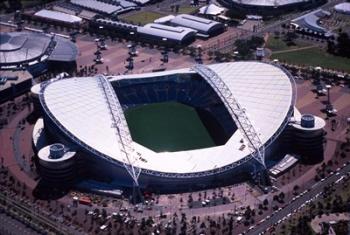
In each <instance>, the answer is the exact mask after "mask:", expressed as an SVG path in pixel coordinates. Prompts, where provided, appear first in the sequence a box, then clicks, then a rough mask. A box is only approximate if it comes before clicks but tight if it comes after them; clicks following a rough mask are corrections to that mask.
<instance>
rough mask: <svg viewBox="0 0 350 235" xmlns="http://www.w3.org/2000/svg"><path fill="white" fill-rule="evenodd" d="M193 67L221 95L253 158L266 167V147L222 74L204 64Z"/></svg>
mask: <svg viewBox="0 0 350 235" xmlns="http://www.w3.org/2000/svg"><path fill="white" fill-rule="evenodd" d="M192 69H193V70H194V71H195V72H197V73H198V74H199V75H201V76H202V77H203V78H204V79H205V80H206V81H207V82H208V83H209V85H210V86H211V87H212V88H213V89H214V90H215V91H216V93H217V94H218V95H219V97H220V98H221V100H222V102H223V103H224V104H225V107H226V108H227V110H228V112H229V113H230V115H231V117H232V119H233V120H234V121H235V123H236V125H237V127H238V129H239V130H240V131H241V133H242V134H243V137H244V139H245V140H246V141H247V143H248V148H249V150H250V152H251V154H252V156H253V158H254V159H256V160H257V161H258V162H259V163H260V164H261V165H262V166H263V167H264V168H266V165H265V147H264V145H263V144H262V141H261V139H260V137H259V134H258V133H257V131H256V130H255V128H254V126H253V125H252V124H251V122H250V120H249V118H248V116H247V115H246V113H245V110H244V109H243V108H242V107H241V106H240V104H239V103H238V102H237V100H236V99H235V97H234V96H233V94H232V93H231V91H230V89H229V88H228V87H227V85H226V84H225V83H224V81H223V80H222V79H221V78H220V76H219V75H217V74H216V73H215V72H214V71H213V70H212V69H210V68H209V67H207V66H205V65H202V64H196V65H195V66H193V67H192Z"/></svg>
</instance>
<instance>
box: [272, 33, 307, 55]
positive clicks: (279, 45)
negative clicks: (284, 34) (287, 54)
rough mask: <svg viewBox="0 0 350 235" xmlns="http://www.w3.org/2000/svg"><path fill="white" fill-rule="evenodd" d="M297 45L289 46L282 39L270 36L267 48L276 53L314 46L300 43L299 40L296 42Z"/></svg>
mask: <svg viewBox="0 0 350 235" xmlns="http://www.w3.org/2000/svg"><path fill="white" fill-rule="evenodd" d="M295 43H296V45H293V46H288V45H287V44H286V42H285V41H283V40H282V39H281V38H275V37H273V36H270V37H269V39H268V40H267V42H266V47H267V48H269V49H270V50H271V51H273V52H274V51H284V50H290V49H295V48H301V47H307V46H311V45H312V44H311V43H307V42H304V41H298V40H295Z"/></svg>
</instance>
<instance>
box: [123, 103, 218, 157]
mask: <svg viewBox="0 0 350 235" xmlns="http://www.w3.org/2000/svg"><path fill="white" fill-rule="evenodd" d="M125 116H126V120H127V123H128V126H129V128H130V132H131V136H132V138H133V140H134V141H136V142H137V143H139V144H141V145H143V146H145V147H147V148H150V149H152V150H154V151H156V152H164V151H167V152H175V151H181V150H189V149H197V148H206V147H212V146H215V143H214V141H213V139H212V138H211V136H210V134H209V133H208V131H207V129H206V128H205V126H204V125H203V123H202V121H201V120H200V118H199V116H198V114H197V112H196V110H195V109H194V108H192V107H190V106H187V105H183V104H180V103H175V102H165V103H156V104H149V105H144V106H139V107H136V108H130V109H128V110H127V111H126V113H125Z"/></svg>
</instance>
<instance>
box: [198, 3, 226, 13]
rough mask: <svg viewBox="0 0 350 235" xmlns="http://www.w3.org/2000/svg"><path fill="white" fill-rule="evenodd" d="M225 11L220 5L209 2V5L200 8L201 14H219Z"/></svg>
mask: <svg viewBox="0 0 350 235" xmlns="http://www.w3.org/2000/svg"><path fill="white" fill-rule="evenodd" d="M224 11H225V8H222V7H219V6H217V5H215V4H209V5H207V6H203V7H201V8H200V9H199V13H200V14H205V15H219V14H221V13H223V12H224Z"/></svg>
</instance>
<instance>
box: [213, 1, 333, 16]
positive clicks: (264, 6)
mask: <svg viewBox="0 0 350 235" xmlns="http://www.w3.org/2000/svg"><path fill="white" fill-rule="evenodd" d="M219 2H220V3H222V4H223V5H224V6H225V7H228V8H234V9H239V10H242V11H244V12H246V13H248V14H260V15H273V14H275V13H279V14H280V13H283V12H286V11H292V10H296V9H305V8H309V7H313V6H317V5H320V4H323V3H325V2H327V1H326V0H219Z"/></svg>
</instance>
